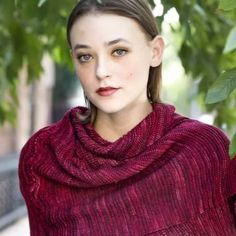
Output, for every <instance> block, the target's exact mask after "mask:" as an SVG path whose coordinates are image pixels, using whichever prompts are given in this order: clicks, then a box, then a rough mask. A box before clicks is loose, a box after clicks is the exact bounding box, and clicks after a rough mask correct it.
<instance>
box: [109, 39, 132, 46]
mask: <svg viewBox="0 0 236 236" xmlns="http://www.w3.org/2000/svg"><path fill="white" fill-rule="evenodd" d="M120 42H125V43H129V44H130V42H129V41H128V40H126V39H123V38H118V39H114V40H112V41H109V42H107V43H105V44H106V45H107V46H111V45H113V44H117V43H120Z"/></svg>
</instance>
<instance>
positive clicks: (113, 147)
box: [19, 103, 236, 236]
mask: <svg viewBox="0 0 236 236" xmlns="http://www.w3.org/2000/svg"><path fill="white" fill-rule="evenodd" d="M86 112H87V109H86V108H83V107H76V108H73V109H71V110H69V111H68V112H67V113H66V114H65V115H64V117H63V118H62V119H61V120H60V121H58V122H57V123H55V124H52V125H50V126H48V127H45V128H43V129H41V130H40V131H38V132H37V133H35V134H34V135H33V136H32V137H31V138H30V139H29V141H28V142H27V143H26V145H25V146H24V148H23V149H22V152H21V156H20V163H19V179H20V188H21V191H22V195H23V197H24V199H25V202H26V205H27V209H28V214H29V221H30V231H31V236H44V235H45V236H77V235H84V236H86V235H91V236H116V235H117V236H128V235H130V236H136V235H137V236H143V235H153V236H161V235H163V236H164V235H165V236H181V235H194V236H198V235H199V236H204V235H209V236H211V235H212V236H224V235H225V236H231V235H236V226H235V222H234V221H235V209H234V208H235V195H236V161H235V159H232V160H230V158H229V155H228V148H229V141H228V139H227V137H226V136H225V135H224V134H223V132H222V131H221V130H219V129H218V128H216V127H213V126H210V125H206V124H203V123H201V122H199V121H196V120H192V119H189V118H187V117H184V116H181V115H179V114H177V113H176V112H175V108H174V107H173V106H171V105H167V104H163V103H156V104H153V111H152V112H151V113H150V114H149V115H148V116H147V117H146V118H145V119H144V120H142V121H141V122H140V123H139V124H137V126H136V127H134V128H133V129H131V130H130V131H129V132H128V133H127V134H125V135H124V136H122V137H121V138H119V139H118V140H116V141H114V142H109V141H106V140H104V139H103V138H102V137H100V136H99V135H98V133H97V132H96V131H95V130H94V128H93V126H92V125H91V124H90V123H86V124H84V123H83V122H81V121H80V119H79V117H81V115H83V114H85V113H86Z"/></svg>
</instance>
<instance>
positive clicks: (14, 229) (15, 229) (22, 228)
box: [0, 217, 30, 236]
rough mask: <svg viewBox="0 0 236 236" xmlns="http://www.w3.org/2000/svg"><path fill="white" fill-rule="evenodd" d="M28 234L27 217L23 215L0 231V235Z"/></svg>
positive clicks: (21, 235)
mask: <svg viewBox="0 0 236 236" xmlns="http://www.w3.org/2000/svg"><path fill="white" fill-rule="evenodd" d="M19 235H20V236H30V233H29V225H28V218H27V217H24V218H22V219H20V220H18V221H16V222H15V223H13V224H12V225H10V226H8V227H7V228H5V229H4V230H3V231H0V236H19Z"/></svg>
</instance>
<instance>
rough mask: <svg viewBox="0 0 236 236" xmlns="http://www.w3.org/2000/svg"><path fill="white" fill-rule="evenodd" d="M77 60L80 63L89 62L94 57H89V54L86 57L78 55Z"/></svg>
mask: <svg viewBox="0 0 236 236" xmlns="http://www.w3.org/2000/svg"><path fill="white" fill-rule="evenodd" d="M77 59H78V60H79V61H80V62H88V61H90V60H91V59H92V56H91V55H89V54H85V55H78V56H77Z"/></svg>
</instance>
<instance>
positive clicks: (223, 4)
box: [219, 0, 236, 11]
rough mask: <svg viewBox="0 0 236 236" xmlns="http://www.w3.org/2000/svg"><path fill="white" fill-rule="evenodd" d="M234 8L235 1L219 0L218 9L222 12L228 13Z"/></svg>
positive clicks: (235, 6) (235, 5)
mask: <svg viewBox="0 0 236 236" xmlns="http://www.w3.org/2000/svg"><path fill="white" fill-rule="evenodd" d="M234 8H236V1H235V0H220V5H219V9H220V10H224V11H230V10H233V9H234Z"/></svg>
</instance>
